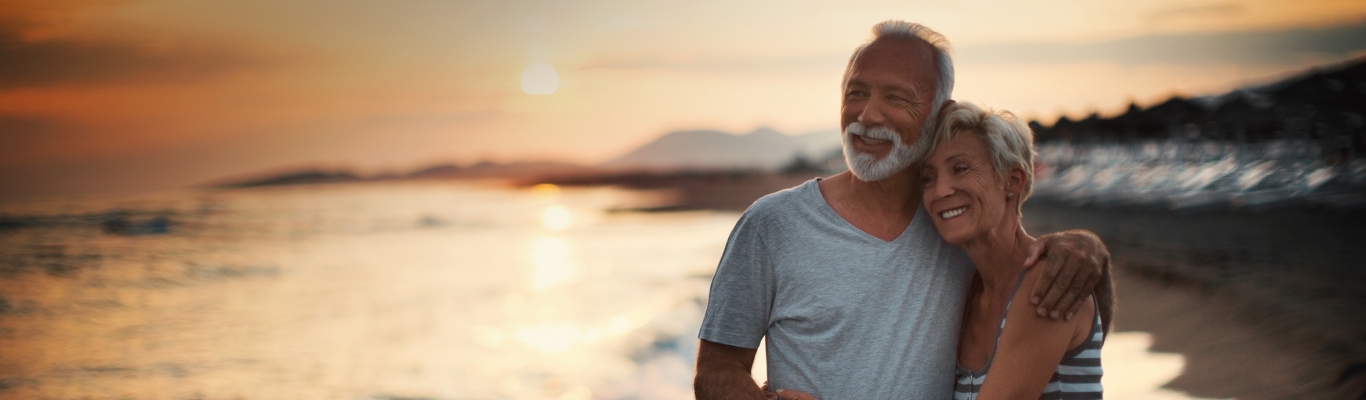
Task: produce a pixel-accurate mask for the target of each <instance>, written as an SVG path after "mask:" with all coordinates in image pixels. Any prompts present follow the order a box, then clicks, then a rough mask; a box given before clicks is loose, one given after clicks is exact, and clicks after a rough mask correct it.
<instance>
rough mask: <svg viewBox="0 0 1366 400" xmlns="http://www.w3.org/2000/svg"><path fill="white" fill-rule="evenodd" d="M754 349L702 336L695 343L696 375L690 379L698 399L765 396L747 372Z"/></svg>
mask: <svg viewBox="0 0 1366 400" xmlns="http://www.w3.org/2000/svg"><path fill="white" fill-rule="evenodd" d="M756 351H757V350H756V349H746V348H744V347H735V346H729V345H724V344H720V343H716V342H710V341H706V340H702V341H701V343H700V344H699V345H698V346H697V376H696V377H695V378H694V379H693V383H692V387H693V392H694V393H695V395H696V396H697V399H698V400H708V399H718V400H730V399H753V400H765V398H764V392H763V391H762V390H759V385H758V384H755V383H754V378H752V377H751V376H750V369H751V368H753V367H754V353H755V352H756Z"/></svg>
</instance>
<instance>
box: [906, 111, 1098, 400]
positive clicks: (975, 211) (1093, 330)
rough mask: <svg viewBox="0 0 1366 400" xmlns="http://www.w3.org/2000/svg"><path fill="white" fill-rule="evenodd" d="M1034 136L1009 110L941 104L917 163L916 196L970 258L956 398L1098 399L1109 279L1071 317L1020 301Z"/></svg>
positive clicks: (1025, 290) (1025, 288) (1029, 240)
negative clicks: (1037, 310) (1043, 312)
mask: <svg viewBox="0 0 1366 400" xmlns="http://www.w3.org/2000/svg"><path fill="white" fill-rule="evenodd" d="M1033 141H1034V140H1033V135H1032V134H1031V133H1030V131H1029V128H1028V127H1026V126H1025V125H1024V124H1022V123H1020V121H1019V120H1017V119H1015V117H1014V116H1013V115H1011V114H1010V113H1007V112H992V111H989V110H983V109H981V108H979V107H977V106H975V105H973V104H970V103H957V104H956V105H954V106H952V107H950V108H948V109H946V110H945V112H944V114H943V118H942V119H941V121H940V125H939V129H938V131H937V132H936V133H935V138H934V146H933V149H934V150H933V151H932V153H931V154H930V156H929V157H927V158H926V159H925V163H924V165H923V166H922V167H921V172H920V180H921V183H923V186H924V188H923V190H924V191H923V196H924V197H923V200H922V201H923V203H922V204H923V207H925V210H926V211H928V212H929V214H930V218H931V220H932V221H933V222H934V226H935V229H937V230H938V231H939V234H940V236H942V237H943V238H944V240H945V241H947V242H949V243H952V244H954V245H956V246H959V247H962V248H963V249H964V250H965V251H966V252H967V253H968V256H969V257H971V258H972V261H973V264H975V265H976V266H977V278H976V279H975V281H974V282H973V289H972V291H971V294H970V295H969V298H968V302H967V307H966V312H965V315H964V317H963V328H962V332H961V336H960V337H959V342H958V375H957V382H956V385H955V387H954V398H955V399H1024V398H1041V399H1044V398H1068V399H1083V398H1096V399H1099V398H1101V394H1102V389H1101V386H1100V377H1101V367H1100V347H1101V344H1102V341H1103V340H1104V334H1105V331H1106V328H1108V322H1109V319H1110V318H1109V315H1110V311H1111V310H1110V305H1109V304H1108V303H1109V301H1108V299H1112V298H1113V296H1112V295H1111V293H1109V292H1110V291H1112V290H1113V286H1112V285H1109V284H1102V286H1101V289H1100V290H1103V291H1106V292H1107V293H1104V294H1102V295H1101V296H1099V297H1100V298H1103V299H1107V301H1104V302H1097V300H1096V299H1097V296H1095V295H1092V296H1090V298H1089V299H1087V300H1086V301H1085V304H1082V306H1081V309H1080V311H1078V312H1077V314H1076V315H1075V316H1074V317H1073V318H1071V319H1070V320H1050V319H1046V318H1039V317H1037V316H1035V315H1034V310H1033V308H1032V307H1028V305H1029V299H1028V296H1029V294H1030V293H1033V289H1034V288H1033V285H1034V283H1035V282H1037V280H1038V279H1037V278H1038V277H1037V276H1036V275H1037V274H1038V273H1040V271H1041V269H1039V268H1035V269H1029V270H1024V269H1023V268H1022V267H1021V266H1022V265H1023V264H1024V259H1025V257H1026V249H1028V248H1029V247H1030V245H1032V244H1033V243H1034V241H1035V239H1034V238H1033V237H1031V236H1029V234H1027V233H1025V231H1024V229H1023V227H1022V226H1021V224H1020V220H1021V216H1022V215H1021V211H1022V208H1021V205H1022V204H1023V203H1024V201H1025V199H1027V198H1028V197H1029V194H1030V191H1031V189H1032V187H1033V183H1034V176H1033V175H1034V174H1033V156H1034V143H1033ZM1011 304H1023V305H1024V306H1021V307H1013V308H1012V307H1010V306H1011ZM1102 314H1103V315H1102ZM1102 316H1103V317H1104V318H1103V319H1104V324H1103V323H1102ZM988 376H990V378H988Z"/></svg>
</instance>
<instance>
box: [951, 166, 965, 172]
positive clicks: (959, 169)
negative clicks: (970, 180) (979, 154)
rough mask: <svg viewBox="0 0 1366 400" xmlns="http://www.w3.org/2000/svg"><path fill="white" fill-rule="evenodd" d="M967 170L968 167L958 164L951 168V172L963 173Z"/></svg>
mask: <svg viewBox="0 0 1366 400" xmlns="http://www.w3.org/2000/svg"><path fill="white" fill-rule="evenodd" d="M967 170H968V165H967V164H958V165H955V166H953V172H964V171H967Z"/></svg>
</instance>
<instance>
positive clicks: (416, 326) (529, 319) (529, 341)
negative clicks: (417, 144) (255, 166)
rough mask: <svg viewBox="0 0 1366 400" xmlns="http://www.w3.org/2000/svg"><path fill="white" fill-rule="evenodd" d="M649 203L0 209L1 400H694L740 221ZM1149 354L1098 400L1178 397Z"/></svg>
mask: <svg viewBox="0 0 1366 400" xmlns="http://www.w3.org/2000/svg"><path fill="white" fill-rule="evenodd" d="M661 199H662V196H661V194H659V193H652V192H642V191H629V190H622V189H614V188H559V187H555V186H551V185H539V186H536V187H532V188H509V187H504V186H497V185H492V184H475V183H457V182H448V181H395V182H377V183H364V184H334V185H314V186H292V187H270V188H255V189H237V190H212V189H187V190H180V191H169V192H158V193H145V194H122V195H93V196H67V197H50V198H34V199H24V200H10V201H6V202H3V203H0V398H3V399H35V398H49V399H75V398H92V399H103V398H111V399H115V398H117V399H122V398H134V399H190V398H206V399H236V398H242V399H590V398H591V399H685V398H691V396H692V389H691V380H692V374H693V363H694V354H695V352H696V334H697V328H698V325H699V323H700V320H701V317H702V313H703V309H704V305H705V302H706V295H707V288H708V285H709V283H710V278H711V274H712V272H713V271H714V269H715V265H716V262H717V260H718V259H719V257H720V254H721V252H722V249H723V247H724V245H725V240H726V237H727V235H728V233H729V231H730V229H731V227H732V225H733V224H734V223H735V221H736V219H737V218H738V217H739V213H736V212H712V211H695V212H672V213H637V212H621V211H616V210H626V209H641V208H648V207H651V206H652V205H657V204H658V203H659V202H660V201H663V200H661ZM1121 301H1122V299H1121ZM1150 341H1151V338H1150V337H1149V336H1148V335H1147V334H1144V333H1142V332H1126V333H1121V334H1118V335H1116V336H1114V337H1112V338H1111V339H1110V340H1109V341H1108V344H1107V347H1106V355H1105V357H1106V364H1107V368H1108V366H1109V365H1111V364H1113V365H1115V367H1114V368H1110V369H1109V371H1107V375H1106V385H1107V386H1111V387H1114V395H1113V396H1111V397H1112V398H1124V395H1125V393H1128V394H1129V396H1130V397H1131V398H1151V397H1153V396H1156V397H1160V398H1185V397H1184V396H1183V395H1181V394H1180V393H1178V392H1173V391H1170V390H1166V389H1160V388H1159V387H1160V386H1161V385H1163V384H1164V383H1165V382H1167V381H1169V380H1171V379H1172V378H1174V377H1176V376H1177V375H1178V374H1179V373H1180V371H1181V368H1182V357H1181V355H1179V354H1169V353H1150V352H1147V351H1146V349H1147V347H1148V344H1149V343H1150ZM759 364H760V365H758V366H757V367H756V373H755V374H756V376H758V377H760V379H762V376H763V365H762V362H760V363H759Z"/></svg>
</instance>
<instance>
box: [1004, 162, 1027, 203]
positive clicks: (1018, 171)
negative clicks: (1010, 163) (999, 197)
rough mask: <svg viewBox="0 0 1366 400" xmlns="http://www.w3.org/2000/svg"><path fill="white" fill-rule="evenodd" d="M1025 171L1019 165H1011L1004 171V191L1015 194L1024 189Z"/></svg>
mask: <svg viewBox="0 0 1366 400" xmlns="http://www.w3.org/2000/svg"><path fill="white" fill-rule="evenodd" d="M1024 184H1025V171H1024V169H1023V168H1020V167H1013V168H1011V169H1010V171H1009V172H1007V173H1006V192H1009V193H1014V194H1015V195H1016V196H1018V195H1019V194H1020V191H1021V190H1024Z"/></svg>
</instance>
